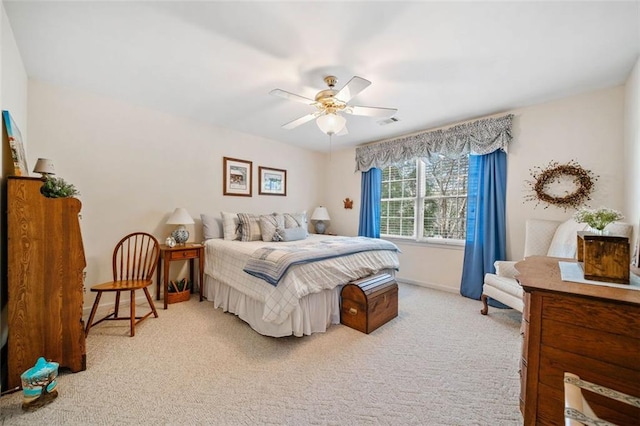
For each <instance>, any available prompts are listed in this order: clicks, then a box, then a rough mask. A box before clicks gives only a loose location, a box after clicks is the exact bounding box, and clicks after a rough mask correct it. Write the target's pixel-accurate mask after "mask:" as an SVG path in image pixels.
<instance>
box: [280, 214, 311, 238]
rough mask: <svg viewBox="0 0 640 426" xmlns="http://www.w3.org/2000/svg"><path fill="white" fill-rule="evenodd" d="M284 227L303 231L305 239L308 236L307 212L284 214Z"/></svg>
mask: <svg viewBox="0 0 640 426" xmlns="http://www.w3.org/2000/svg"><path fill="white" fill-rule="evenodd" d="M284 227H285V228H297V227H301V228H302V229H304V232H305V238H306V237H307V236H308V235H309V221H308V219H307V211H306V210H305V211H303V212H301V213H284Z"/></svg>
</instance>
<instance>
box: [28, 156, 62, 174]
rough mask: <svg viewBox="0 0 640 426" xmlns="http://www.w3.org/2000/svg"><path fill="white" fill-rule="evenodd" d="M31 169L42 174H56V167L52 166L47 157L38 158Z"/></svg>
mask: <svg viewBox="0 0 640 426" xmlns="http://www.w3.org/2000/svg"><path fill="white" fill-rule="evenodd" d="M33 171H34V173H40V174H42V176H45V175H55V174H56V169H55V168H54V167H53V161H51V160H49V159H48V158H38V161H36V166H35V167H34V168H33Z"/></svg>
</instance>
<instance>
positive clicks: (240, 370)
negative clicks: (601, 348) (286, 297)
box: [0, 285, 522, 425]
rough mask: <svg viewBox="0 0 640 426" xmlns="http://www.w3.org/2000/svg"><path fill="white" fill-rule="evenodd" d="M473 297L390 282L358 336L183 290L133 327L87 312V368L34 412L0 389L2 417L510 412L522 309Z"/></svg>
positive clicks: (372, 419)
mask: <svg viewBox="0 0 640 426" xmlns="http://www.w3.org/2000/svg"><path fill="white" fill-rule="evenodd" d="M480 305H481V304H480V302H478V301H473V300H469V299H466V298H463V297H461V296H458V295H454V294H449V293H444V292H439V291H435V290H430V289H425V288H420V287H415V286H410V285H401V286H400V315H399V317H398V318H396V319H394V320H393V321H391V322H389V323H387V324H386V325H384V326H383V327H381V328H379V329H378V330H376V331H375V332H373V333H372V334H370V335H366V334H362V333H360V332H358V331H355V330H352V329H350V328H348V327H345V326H343V325H335V326H332V327H331V328H330V329H329V331H327V332H326V333H320V334H314V335H312V336H305V337H303V338H296V337H287V338H280V339H275V338H269V337H264V336H261V335H259V334H257V333H256V332H255V331H253V330H252V329H251V328H250V327H249V326H247V325H246V324H245V323H244V322H242V321H241V320H240V319H238V318H237V317H236V316H234V315H232V314H225V313H223V312H221V311H220V310H215V309H213V305H212V304H211V303H209V302H202V303H199V302H198V301H197V299H196V297H195V296H194V297H192V299H191V300H190V301H188V302H183V303H179V304H175V305H170V306H169V309H168V310H166V311H164V310H162V309H160V310H159V314H160V318H158V319H153V318H150V319H148V320H147V321H145V322H144V323H142V324H140V326H138V328H137V330H136V336H135V337H134V338H130V337H127V333H128V328H127V326H126V325H125V322H107V323H103V324H100V325H98V326H97V327H96V328H94V329H92V330H91V334H90V335H89V337H88V339H87V370H86V371H84V372H80V373H76V374H70V373H61V375H60V376H59V381H58V383H59V385H58V389H59V392H60V396H59V397H58V398H57V399H56V400H55V401H54V402H53V403H51V404H50V405H48V406H46V407H43V408H40V409H39V410H38V411H35V412H32V413H25V412H23V411H22V410H21V408H20V404H21V398H22V397H21V393H14V394H10V395H5V396H4V397H2V398H0V422H1V423H2V424H7V425H12V424H30V425H32V424H64V425H72V424H100V425H110V424H222V425H233V424H240V425H255V424H273V425H284V424H287V425H304V424H313V425H325V424H329V425H387V424H388V425H401V424H402V425H404V424H407V425H520V424H522V417H521V415H520V412H519V410H518V394H519V378H518V358H519V355H520V344H521V343H520V336H519V326H520V323H519V317H520V315H519V313H518V312H515V311H512V310H496V309H491V311H490V314H489V316H486V317H485V316H482V315H480V313H479V311H480ZM140 309H142V307H141V308H140Z"/></svg>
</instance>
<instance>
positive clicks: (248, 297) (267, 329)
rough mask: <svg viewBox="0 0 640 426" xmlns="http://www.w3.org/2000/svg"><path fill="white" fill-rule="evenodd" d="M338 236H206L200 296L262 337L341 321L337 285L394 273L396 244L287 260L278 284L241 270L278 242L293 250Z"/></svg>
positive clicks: (321, 329) (332, 241)
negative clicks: (274, 239) (288, 238)
mask: <svg viewBox="0 0 640 426" xmlns="http://www.w3.org/2000/svg"><path fill="white" fill-rule="evenodd" d="M341 239H344V240H346V239H347V237H331V236H325V235H313V234H312V235H309V236H308V237H307V238H306V239H305V240H304V241H292V242H266V241H248V242H243V241H227V240H224V239H221V238H212V239H208V240H206V241H205V243H204V244H205V268H204V273H205V287H204V296H205V297H206V298H207V300H208V301H210V302H212V303H213V304H214V307H215V308H221V309H223V310H224V311H225V312H231V313H233V314H235V315H237V316H238V317H239V318H240V319H242V320H244V321H245V322H247V323H248V324H249V325H250V326H251V327H252V328H253V329H254V330H255V331H257V332H258V333H260V334H263V335H266V336H272V337H283V336H290V335H294V336H298V337H301V336H303V335H310V334H312V333H317V332H324V331H326V330H327V328H328V327H329V326H330V325H331V324H338V323H340V291H341V289H342V286H343V285H344V284H346V283H348V282H350V281H353V280H355V279H358V278H362V277H366V276H369V275H371V274H374V273H377V272H380V271H385V272H388V273H391V274H395V271H396V270H397V269H398V267H399V262H398V256H397V247H395V246H394V245H393V244H391V243H388V242H386V244H388V245H390V246H393V247H395V249H390V250H386V249H385V250H382V249H379V250H370V251H357V252H352V253H347V254H343V255H337V254H336V255H335V256H331V257H329V258H326V259H322V260H317V261H313V262H300V263H296V264H292V265H290V266H288V267H287V268H286V270H285V271H284V273H283V274H282V276H281V278H280V280H279V281H278V282H277V285H274V284H273V283H269V282H268V281H267V280H265V279H263V278H259V277H258V276H254V275H261V274H260V273H254V275H251V274H250V273H247V272H245V268H247V264H248V263H250V260H252V259H255V256H254V255H255V254H256V253H260V250H266V251H267V252H268V251H270V250H273V249H274V248H275V247H277V248H282V250H289V251H292V252H293V251H297V250H298V249H303V247H305V246H306V245H314V244H315V245H320V244H328V245H333V244H337V243H338V242H340V243H342V241H340V240H341ZM353 240H355V239H353ZM378 241H381V240H378ZM335 252H336V253H337V251H335ZM252 256H254V257H253V258H252ZM280 272H283V271H280Z"/></svg>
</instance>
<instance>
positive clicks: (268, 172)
mask: <svg viewBox="0 0 640 426" xmlns="http://www.w3.org/2000/svg"><path fill="white" fill-rule="evenodd" d="M258 174H259V182H260V187H259V190H258V193H259V194H260V195H285V196H286V195H287V171H286V170H282V169H272V168H270V167H262V166H260V167H258Z"/></svg>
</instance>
